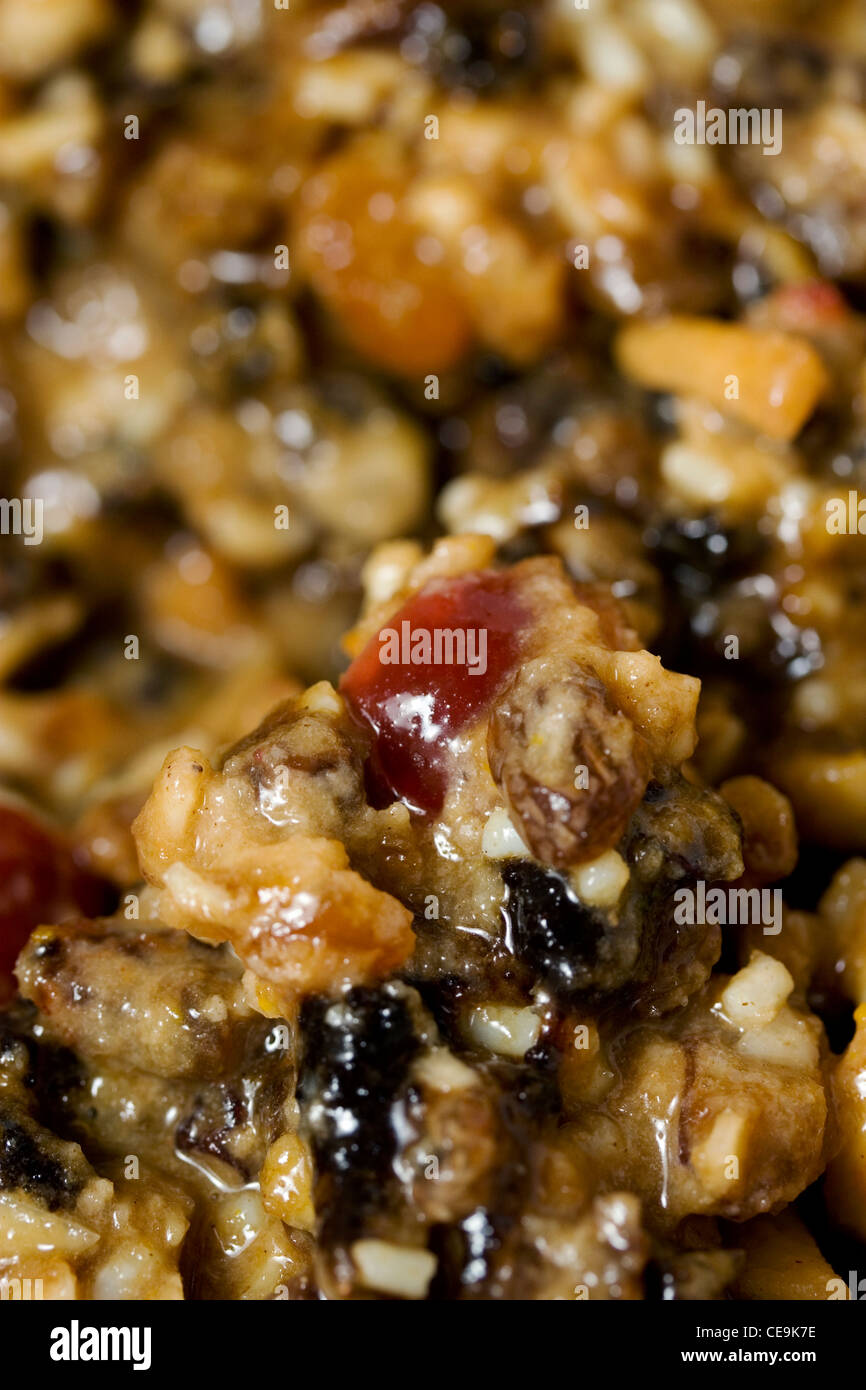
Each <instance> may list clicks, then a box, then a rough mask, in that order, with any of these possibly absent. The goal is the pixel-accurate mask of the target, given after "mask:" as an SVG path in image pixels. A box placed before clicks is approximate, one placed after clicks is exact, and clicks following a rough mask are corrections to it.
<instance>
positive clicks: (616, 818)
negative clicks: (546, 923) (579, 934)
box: [487, 658, 650, 868]
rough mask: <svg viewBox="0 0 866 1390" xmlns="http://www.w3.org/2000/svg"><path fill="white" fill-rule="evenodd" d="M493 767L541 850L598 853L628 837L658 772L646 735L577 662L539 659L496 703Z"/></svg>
mask: <svg viewBox="0 0 866 1390" xmlns="http://www.w3.org/2000/svg"><path fill="white" fill-rule="evenodd" d="M487 756H488V758H489V760H490V770H491V772H492V773H493V777H494V779H495V781H496V782H497V784H498V786H499V787H500V789H501V791H502V793H503V795H504V796H505V798H506V800H507V802H508V804H509V807H510V809H511V812H512V814H513V816H514V817H515V819H516V820H517V823H518V825H519V827H520V829H521V831H522V833H523V837H524V839H525V840H526V842H527V844H528V845H529V847H530V849H531V850H532V852H533V854H534V855H536V856H537V858H539V859H541V860H542V861H543V862H544V863H547V864H552V865H554V866H556V867H557V868H567V867H570V866H573V865H576V864H583V863H586V862H587V861H588V860H591V859H597V858H598V856H599V855H600V854H603V853H604V851H605V850H608V849H612V848H613V847H614V846H615V845H616V844H617V842H618V841H619V839H620V837H621V836H622V834H623V832H624V830H625V827H626V825H627V824H628V821H629V818H630V817H631V815H632V813H633V811H634V810H635V807H636V806H637V805H638V804H639V802H640V800H641V798H642V796H643V794H644V790H645V788H646V784H647V782H648V780H649V773H650V758H649V751H648V748H647V746H646V743H645V740H644V739H643V738H642V736H641V735H640V734H639V733H638V731H637V729H636V728H635V727H634V725H633V724H632V722H631V720H629V719H628V718H627V717H626V716H625V715H624V714H622V713H621V712H620V711H619V710H618V709H617V708H616V707H615V706H614V704H613V702H612V701H611V699H610V696H609V695H608V693H607V690H606V689H605V687H604V685H603V684H602V682H601V681H600V680H599V679H598V677H597V676H595V675H594V674H592V673H591V672H589V671H587V670H584V669H582V668H581V667H580V666H578V665H577V664H576V663H575V662H572V661H569V660H567V659H562V660H561V661H556V660H551V659H548V658H541V659H538V660H536V661H531V662H529V663H528V664H527V665H526V666H524V667H523V668H522V669H521V671H520V672H519V673H518V674H517V676H516V677H515V678H514V680H513V681H512V682H511V684H510V685H509V686H508V687H507V689H506V690H505V692H504V694H503V695H502V696H501V697H500V699H499V700H498V701H497V702H496V705H495V706H494V708H493V711H492V713H491V717H490V725H489V729H488V734H487Z"/></svg>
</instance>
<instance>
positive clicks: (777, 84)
mask: <svg viewBox="0 0 866 1390" xmlns="http://www.w3.org/2000/svg"><path fill="white" fill-rule="evenodd" d="M830 72H831V67H830V62H829V59H828V55H827V53H826V52H825V51H823V50H822V49H820V48H817V47H816V46H815V45H814V44H812V43H810V42H809V41H808V40H807V39H800V38H795V37H793V36H791V35H779V36H775V35H766V34H762V35H760V36H757V35H756V36H751V35H749V36H743V37H741V38H738V39H736V40H735V41H734V42H733V43H732V44H730V45H729V47H728V48H726V49H725V50H724V51H723V52H722V53H720V54H719V56H718V57H717V58H716V61H715V65H714V69H713V81H714V85H715V88H716V91H717V93H718V95H719V97H720V99H721V98H723V99H724V101H723V104H724V105H725V106H728V105H730V106H745V107H750V106H755V107H757V108H758V109H760V108H762V107H781V109H782V110H783V111H784V112H785V115H786V116H787V115H788V114H791V115H793V114H794V112H796V111H803V110H807V109H808V108H809V107H811V106H815V105H816V104H817V103H818V102H819V101H821V100H823V98H824V96H825V94H826V91H827V81H828V78H829V76H830Z"/></svg>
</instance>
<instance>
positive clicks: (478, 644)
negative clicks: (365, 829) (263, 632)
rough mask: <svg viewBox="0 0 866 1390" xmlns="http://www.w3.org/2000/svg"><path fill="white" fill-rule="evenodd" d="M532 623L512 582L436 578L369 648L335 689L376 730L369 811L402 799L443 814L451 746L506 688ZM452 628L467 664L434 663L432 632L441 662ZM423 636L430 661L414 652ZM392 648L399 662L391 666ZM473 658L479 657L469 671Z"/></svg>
mask: <svg viewBox="0 0 866 1390" xmlns="http://www.w3.org/2000/svg"><path fill="white" fill-rule="evenodd" d="M528 620H529V615H528V613H527V611H526V609H525V608H524V606H523V605H522V604H521V603H520V601H519V597H518V595H517V592H516V586H515V584H514V581H513V579H511V578H510V576H509V575H508V574H507V573H505V572H503V573H499V572H497V571H493V570H491V571H483V572H481V573H476V574H469V575H461V576H460V577H459V578H457V579H437V580H432V581H431V582H430V583H429V584H427V585H425V587H424V588H423V589H421V590H420V591H419V592H418V593H417V594H415V595H414V596H413V597H412V598H411V599H410V600H409V602H408V603H407V604H406V605H405V606H404V607H403V608H401V609H400V611H399V612H398V613H395V614H394V615H393V617H391V618H389V620H388V623H387V624H386V626H385V627H383V628H381V629H380V631H379V632H378V633H377V634H376V636H375V637H374V638H373V639H372V640H371V641H370V642H368V644H367V646H366V647H365V648H364V650H363V651H362V652H361V654H360V655H359V656H358V657H356V659H355V660H354V661H353V662H352V664H351V666H350V667H349V669H348V670H347V671H346V673H345V675H344V676H343V679H342V681H341V682H340V689H341V690H342V693H343V695H344V696H345V698H346V701H347V703H348V705H349V708H350V711H351V713H352V714H353V716H354V717H355V719H356V720H357V721H358V722H359V723H360V724H361V725H362V726H364V727H365V728H366V729H367V730H368V731H369V732H371V733H372V747H371V752H370V758H369V762H368V765H367V783H368V792H369V794H370V796H371V798H372V800H373V802H374V804H375V805H378V806H384V805H387V804H388V802H390V801H393V800H394V799H395V798H399V799H400V800H402V801H405V802H406V804H407V805H408V806H409V807H410V809H412V810H414V811H416V812H419V813H421V814H431V813H435V812H437V811H439V810H440V809H441V807H442V803H443V800H444V798H445V791H446V786H447V747H448V740H449V739H450V738H452V737H453V736H454V735H455V734H458V733H459V732H460V731H461V730H462V729H465V728H466V727H467V725H469V724H471V723H472V721H473V720H474V719H476V718H477V717H478V715H480V714H481V713H482V712H483V711H484V709H485V708H486V707H487V706H488V705H489V704H490V702H491V700H492V699H493V697H494V696H495V695H496V694H497V693H498V691H499V690H500V689H501V688H502V686H503V685H504V684H505V681H506V680H507V679H508V677H509V675H510V674H511V673H512V671H513V670H514V669H515V667H516V665H517V663H518V661H519V659H520V652H521V645H522V640H521V639H522V634H523V632H524V630H525V628H526V626H527V623H528ZM449 632H450V633H462V634H463V640H464V652H465V654H466V656H467V659H466V660H464V661H463V662H462V663H459V664H458V663H457V662H456V661H455V662H453V664H450V665H449V664H446V663H445V662H444V661H443V660H441V659H440V660H438V661H437V660H436V659H435V657H436V642H437V634H439V637H438V641H439V643H440V648H439V655H440V657H441V655H442V654H443V653H445V652H448V650H449V640H448V638H447V636H443V634H447V633H449ZM424 633H427V634H428V635H429V645H430V649H431V652H430V656H431V659H429V660H426V661H425V660H423V659H421V660H419V659H418V655H416V656H415V659H414V660H413V659H412V650H413V648H414V650H415V652H416V653H420V654H421V656H422V658H423V656H424V655H426V653H424V652H423V651H422V648H423V646H424V641H423V634H424ZM482 634H483V636H482ZM395 644H396V645H395ZM395 650H399V656H400V660H399V661H398V662H394V661H388V660H387V656H388V655H389V654H390V655H393V654H394V652H395ZM458 650H459V649H458V648H456V647H455V648H452V653H455V652H456V651H458ZM481 653H483V662H482V660H481V659H479V658H480V654H481ZM407 655H409V657H410V659H409V660H408V661H406V660H405V659H404V658H405V657H406V656H407ZM383 657H385V658H386V659H385V660H383ZM469 657H473V658H475V660H474V666H475V671H474V673H473V668H472V665H471V664H470V661H469V659H468V658H469ZM482 665H483V669H482Z"/></svg>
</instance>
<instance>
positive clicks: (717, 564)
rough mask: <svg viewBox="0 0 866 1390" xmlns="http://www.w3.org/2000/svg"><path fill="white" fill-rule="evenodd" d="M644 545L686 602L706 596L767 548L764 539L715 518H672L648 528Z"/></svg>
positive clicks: (711, 516)
mask: <svg viewBox="0 0 866 1390" xmlns="http://www.w3.org/2000/svg"><path fill="white" fill-rule="evenodd" d="M644 543H645V545H646V546H647V548H648V549H649V550H650V551H652V552H653V555H654V558H655V559H656V560H657V562H658V563H659V564H660V565H661V566H662V567H663V568H664V569H666V570H667V571H668V572H669V573H670V575H671V578H672V579H673V581H674V583H675V584H676V585H677V588H678V589H680V590H681V591H682V592H683V595H684V597H686V598H688V597H690V596H694V597H698V596H700V595H702V594H704V593H706V592H707V591H708V590H709V589H710V587H711V586H712V583H713V581H714V580H718V579H719V578H721V577H724V576H728V575H733V574H735V573H736V572H737V571H738V570H739V569H741V568H742V567H743V566H744V565H745V564H746V563H748V562H749V561H754V560H755V559H757V557H758V555H759V554H760V553H761V551H762V550H763V549H764V548H765V547H766V542H765V541H764V539H763V538H762V537H761V536H759V535H757V534H756V533H755V534H753V535H749V534H747V528H745V527H742V526H741V527H739V528H737V529H736V530H732V529H731V528H728V527H725V526H723V525H722V523H721V521H720V520H719V518H718V517H717V516H714V515H712V514H710V515H707V516H699V517H674V518H669V519H667V520H665V521H663V522H660V523H659V524H658V525H657V526H651V527H649V528H648V529H647V531H646V532H645V534H644Z"/></svg>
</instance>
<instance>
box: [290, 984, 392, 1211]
mask: <svg viewBox="0 0 866 1390" xmlns="http://www.w3.org/2000/svg"><path fill="white" fill-rule="evenodd" d="M402 988H403V987H401V986H399V985H392V984H388V985H385V986H383V987H382V988H380V989H368V988H356V989H352V990H350V991H349V992H348V993H347V994H346V995H345V996H344V997H343V998H342V999H340V1000H337V1001H336V1002H335V1001H333V1000H328V999H324V998H321V997H315V998H312V999H309V1000H307V1002H306V1003H305V1005H304V1008H303V1012H302V1015H301V1031H302V1035H303V1037H304V1040H305V1059H304V1064H303V1066H302V1070H301V1082H300V1095H301V1098H302V1100H303V1102H304V1105H305V1109H306V1114H307V1119H308V1122H309V1125H310V1128H311V1130H312V1137H313V1147H314V1151H315V1156H316V1164H317V1168H318V1171H319V1175H320V1177H325V1178H327V1179H328V1180H329V1182H330V1183H331V1184H332V1185H333V1186H332V1188H331V1190H330V1191H329V1194H328V1206H329V1207H330V1210H329V1211H326V1213H325V1222H326V1228H327V1232H328V1234H329V1235H330V1236H332V1237H333V1236H335V1235H337V1234H338V1233H339V1234H341V1235H348V1234H350V1233H351V1232H352V1231H353V1230H356V1229H359V1228H360V1227H361V1225H362V1223H363V1220H364V1213H365V1209H369V1208H370V1207H371V1206H375V1205H376V1204H377V1202H378V1200H379V1199H380V1196H381V1187H382V1183H383V1181H384V1179H385V1178H386V1176H387V1174H388V1171H389V1168H390V1165H391V1161H392V1159H393V1157H394V1154H395V1152H396V1136H395V1134H394V1131H393V1128H392V1125H391V1106H392V1103H393V1101H394V1098H395V1096H396V1094H397V1092H398V1090H399V1088H400V1087H401V1085H402V1084H403V1082H404V1081H405V1079H406V1075H407V1072H408V1069H409V1064H410V1062H411V1060H412V1058H413V1057H414V1056H415V1053H416V1052H417V1050H418V1047H419V1043H418V1039H417V1038H416V1036H415V1034H414V1031H413V1027H412V1018H411V1015H410V1012H409V1009H408V1006H407V1003H406V999H405V997H404V995H403V994H402V993H401V989H402Z"/></svg>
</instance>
